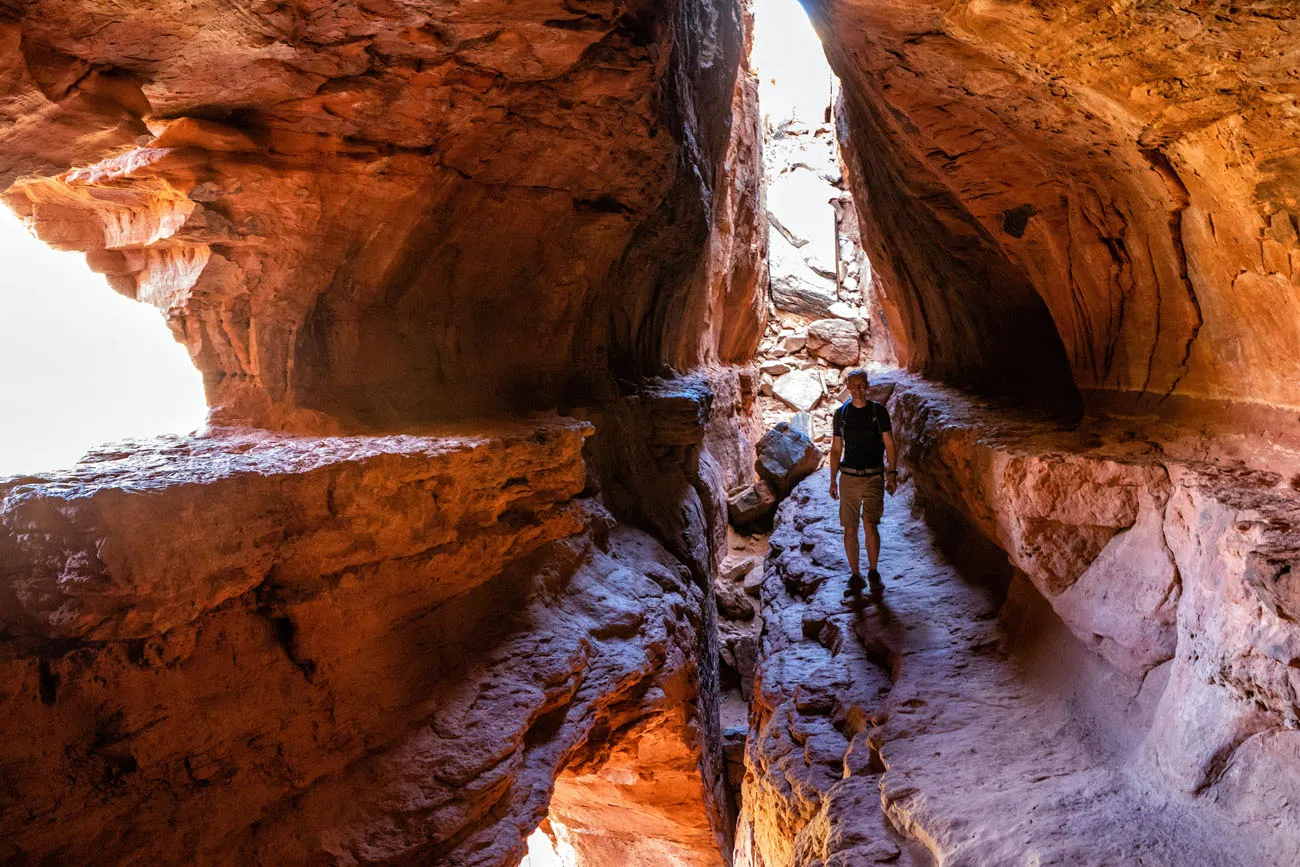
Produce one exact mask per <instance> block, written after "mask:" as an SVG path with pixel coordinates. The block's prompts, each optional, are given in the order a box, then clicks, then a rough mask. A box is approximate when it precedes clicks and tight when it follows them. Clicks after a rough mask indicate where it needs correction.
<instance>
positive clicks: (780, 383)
mask: <svg viewBox="0 0 1300 867" xmlns="http://www.w3.org/2000/svg"><path fill="white" fill-rule="evenodd" d="M772 393H773V394H774V395H776V396H777V397H778V398H779V399H780V400H781V402H782V403H784V404H786V405H788V406H789V407H790V408H791V409H794V410H796V411H797V412H811V411H812V408H813V407H815V406H816V405H817V404H818V402H819V401H821V399H822V393H823V392H822V384H821V382H820V381H819V380H818V379H817V375H816V374H815V373H813V372H812V371H811V370H792V371H790V372H789V373H787V374H786V375H785V376H782V377H780V378H778V379H777V380H776V381H775V382H773V383H772Z"/></svg>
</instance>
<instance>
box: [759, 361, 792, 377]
mask: <svg viewBox="0 0 1300 867" xmlns="http://www.w3.org/2000/svg"><path fill="white" fill-rule="evenodd" d="M758 369H759V370H761V371H763V373H765V374H767V375H769V376H784V375H785V374H787V373H789V372H790V365H789V364H788V363H786V362H784V361H778V360H776V359H771V360H768V361H764V362H763V363H762V364H761V365H759V368H758Z"/></svg>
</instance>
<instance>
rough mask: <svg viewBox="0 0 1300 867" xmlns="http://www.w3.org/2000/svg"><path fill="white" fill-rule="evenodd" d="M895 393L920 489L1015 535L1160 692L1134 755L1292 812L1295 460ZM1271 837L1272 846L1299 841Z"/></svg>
mask: <svg viewBox="0 0 1300 867" xmlns="http://www.w3.org/2000/svg"><path fill="white" fill-rule="evenodd" d="M891 406H892V411H893V416H894V420H895V426H896V429H897V430H898V431H899V438H900V442H901V445H902V453H903V458H904V461H905V463H906V465H907V467H908V468H909V471H910V474H911V477H912V479H913V480H914V482H915V485H916V489H917V497H918V501H919V502H921V503H922V504H925V503H930V504H932V505H934V506H938V507H940V513H939V514H940V515H941V516H942V515H950V516H951V515H956V516H959V518H958V519H957V520H958V523H962V524H965V525H966V526H967V527H969V528H970V529H971V530H973V531H974V533H975V534H976V535H978V536H981V537H984V538H986V539H988V540H991V541H993V542H994V543H995V544H996V545H998V547H1000V548H1001V549H1002V550H1003V551H1005V552H1006V554H1007V557H1008V559H1009V560H1010V562H1011V564H1012V565H1013V566H1014V567H1015V568H1016V569H1017V570H1018V572H1019V574H1021V575H1023V576H1025V577H1026V578H1027V580H1028V582H1030V583H1032V585H1033V587H1034V588H1035V589H1036V591H1037V592H1038V593H1039V594H1041V595H1042V597H1043V598H1044V599H1046V600H1047V602H1048V603H1049V604H1050V605H1051V607H1052V609H1053V610H1054V611H1055V614H1056V615H1057V616H1059V617H1060V619H1061V621H1063V623H1064V624H1065V626H1066V627H1068V629H1069V630H1070V631H1071V632H1072V633H1073V634H1074V636H1075V637H1076V638H1077V639H1078V640H1079V641H1081V642H1082V643H1083V644H1084V645H1085V646H1087V647H1088V648H1089V649H1090V650H1091V651H1092V652H1094V653H1095V654H1097V655H1099V656H1100V657H1102V658H1103V659H1105V660H1106V661H1107V662H1108V663H1110V665H1111V666H1113V669H1114V670H1117V671H1118V672H1120V673H1121V674H1122V675H1123V676H1126V677H1128V678H1131V679H1132V680H1131V683H1132V684H1133V694H1136V693H1137V689H1138V687H1139V685H1141V688H1142V689H1143V690H1144V691H1145V690H1148V689H1155V690H1157V691H1158V692H1157V693H1156V694H1158V695H1159V700H1158V702H1156V704H1155V706H1154V709H1153V711H1152V712H1151V714H1150V716H1149V718H1146V719H1144V720H1142V721H1141V725H1142V726H1143V728H1142V730H1141V731H1140V732H1139V733H1138V737H1139V738H1140V740H1141V742H1142V745H1141V748H1140V749H1139V750H1137V751H1136V756H1137V758H1138V762H1137V767H1136V770H1137V772H1138V773H1139V774H1142V775H1145V776H1147V777H1148V778H1149V779H1151V780H1153V781H1158V782H1157V784H1158V785H1164V786H1168V787H1170V788H1172V789H1174V790H1177V791H1179V792H1181V793H1183V794H1184V795H1185V796H1189V797H1192V798H1194V799H1195V800H1196V801H1198V802H1204V803H1207V804H1214V805H1216V806H1217V807H1218V808H1219V809H1221V810H1222V811H1224V812H1225V813H1226V814H1227V815H1228V816H1230V817H1231V818H1232V820H1233V821H1234V822H1238V823H1240V822H1249V821H1262V822H1264V823H1266V824H1268V825H1270V826H1272V827H1275V828H1279V829H1288V828H1290V829H1293V828H1294V827H1295V822H1296V818H1297V817H1296V815H1295V808H1294V806H1293V805H1294V803H1295V802H1294V801H1293V800H1292V799H1291V798H1290V795H1289V794H1288V795H1283V796H1280V797H1279V796H1277V793H1278V792H1286V793H1289V792H1293V791H1295V790H1296V786H1297V780H1300V776H1298V775H1297V766H1296V764H1295V761H1294V756H1295V745H1296V744H1297V743H1298V742H1300V741H1298V740H1297V739H1298V738H1300V734H1298V733H1297V731H1296V727H1297V720H1300V700H1298V699H1297V686H1296V681H1295V668H1294V666H1293V661H1294V660H1295V659H1296V658H1298V657H1300V654H1297V653H1295V652H1294V649H1295V647H1296V642H1297V641H1300V628H1298V627H1297V626H1296V621H1295V618H1294V617H1293V615H1292V614H1291V613H1290V611H1291V609H1292V607H1293V606H1294V604H1295V600H1294V598H1293V597H1294V587H1293V586H1292V581H1291V579H1290V576H1291V575H1292V574H1294V573H1295V572H1296V570H1297V569H1300V536H1298V535H1297V532H1296V528H1297V527H1298V526H1300V521H1298V520H1297V515H1298V514H1300V497H1298V496H1297V493H1296V488H1295V483H1294V478H1295V477H1296V470H1297V468H1298V467H1297V464H1298V463H1300V460H1298V459H1296V458H1295V457H1294V456H1293V455H1291V456H1288V453H1285V452H1281V451H1279V450H1277V449H1276V448H1274V447H1273V446H1272V445H1271V444H1267V443H1260V442H1258V441H1251V440H1238V441H1235V442H1234V441H1224V440H1222V439H1214V438H1207V437H1206V436H1205V435H1204V434H1197V433H1189V432H1188V431H1185V430H1180V429H1178V428H1173V427H1170V428H1167V429H1163V430H1151V429H1148V430H1144V431H1142V432H1140V433H1139V432H1138V431H1137V430H1135V429H1134V428H1133V427H1132V426H1131V425H1130V424H1128V423H1126V422H1124V421H1122V420H1121V421H1118V422H1096V423H1089V424H1086V425H1084V426H1083V427H1081V428H1077V429H1066V428H1061V427H1057V426H1055V425H1053V424H1050V423H1047V422H1042V421H1035V420H1033V419H1032V418H1028V417H1025V416H1019V415H1013V414H1009V413H1006V412H1002V411H998V410H995V409H993V408H992V407H990V406H988V405H986V404H983V403H981V402H979V401H975V400H972V399H969V398H965V397H961V396H958V395H957V394H955V393H953V392H951V391H949V390H945V389H939V388H936V387H934V386H930V385H924V384H921V383H919V382H915V381H911V380H904V381H902V382H901V384H900V387H899V388H898V390H897V391H896V392H895V397H894V400H893V402H892V404H891ZM1261 467H1270V469H1262V468H1261ZM941 520H950V519H944V518H942V517H941ZM1110 676H1112V677H1113V676H1114V675H1113V674H1112V675H1110ZM1261 841H1263V838H1261ZM1263 842H1265V844H1266V845H1267V846H1271V847H1272V848H1271V849H1270V850H1269V851H1270V853H1271V855H1270V857H1275V858H1276V863H1286V861H1287V860H1288V859H1289V857H1290V855H1289V852H1290V851H1291V850H1293V847H1294V841H1290V842H1288V841H1287V840H1285V839H1270V840H1268V841H1263ZM1279 847H1280V848H1279Z"/></svg>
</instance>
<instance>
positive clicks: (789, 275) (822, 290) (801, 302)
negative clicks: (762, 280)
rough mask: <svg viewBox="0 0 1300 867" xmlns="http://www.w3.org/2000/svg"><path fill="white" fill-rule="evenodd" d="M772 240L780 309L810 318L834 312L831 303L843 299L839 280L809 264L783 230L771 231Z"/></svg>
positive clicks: (774, 295)
mask: <svg viewBox="0 0 1300 867" xmlns="http://www.w3.org/2000/svg"><path fill="white" fill-rule="evenodd" d="M769 242H770V247H769V260H768V268H769V271H768V273H769V275H770V277H769V283H770V291H771V294H772V304H773V305H775V307H776V309H777V310H781V311H783V312H786V313H797V314H799V315H800V316H806V317H808V318H812V317H823V316H829V315H831V313H830V309H831V305H832V304H834V303H835V302H836V301H838V300H839V294H838V293H837V292H836V289H835V281H834V280H832V279H829V278H827V277H825V276H824V275H822V274H819V273H818V272H817V271H815V270H813V269H812V268H811V267H809V264H808V262H807V260H806V259H805V257H804V255H803V251H802V250H800V249H799V248H797V247H796V246H795V245H794V244H792V243H791V242H790V241H789V240H788V239H787V238H786V237H785V236H784V235H783V234H782V233H781V232H780V231H779V230H778V231H774V232H771V233H770V234H769Z"/></svg>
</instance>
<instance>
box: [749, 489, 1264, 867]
mask: <svg viewBox="0 0 1300 867" xmlns="http://www.w3.org/2000/svg"><path fill="white" fill-rule="evenodd" d="M826 484H827V476H826V473H825V471H822V472H819V473H817V474H816V475H814V476H813V477H811V478H810V479H808V480H807V481H805V482H804V483H803V484H802V485H800V486H799V488H798V489H797V490H796V491H795V492H794V493H793V494H792V495H791V496H790V498H789V499H788V500H787V501H786V502H785V503H784V504H783V505H782V508H781V512H780V513H779V515H778V520H777V528H776V531H775V532H774V534H773V536H772V548H771V552H770V555H769V557H768V559H767V562H766V563H765V567H764V568H765V573H764V580H763V591H762V594H763V616H764V618H765V622H766V625H765V628H764V633H763V641H762V649H761V652H760V662H759V673H758V676H757V682H756V685H755V690H754V703H753V712H752V714H751V729H750V734H749V739H748V743H747V751H746V765H747V772H746V778H745V782H744V787H743V798H744V804H743V815H742V820H741V825H740V829H739V833H738V835H737V859H736V863H737V864H738V865H754V867H777V865H787V864H793V865H812V864H828V865H845V867H847V865H859V864H872V863H892V864H904V865H923V864H930V863H939V864H943V865H945V867H957V865H998V867H1001V865H1030V864H1032V865H1047V864H1061V865H1072V867H1079V865H1098V867H1100V865H1129V864H1134V865H1137V864H1143V865H1175V864H1177V865H1189V864H1197V865H1237V864H1271V863H1275V862H1276V859H1275V858H1273V857H1269V856H1267V855H1265V854H1263V853H1262V852H1261V851H1259V850H1258V849H1257V847H1256V845H1255V843H1254V842H1253V836H1252V834H1251V832H1249V831H1248V830H1247V829H1243V828H1239V827H1237V826H1234V825H1231V824H1230V823H1228V822H1227V821H1225V820H1224V819H1223V818H1222V817H1221V816H1219V815H1218V814H1215V813H1213V812H1211V810H1212V808H1210V807H1207V806H1205V805H1198V804H1196V803H1195V802H1193V801H1192V800H1191V799H1189V798H1186V797H1184V796H1179V795H1175V794H1172V793H1167V792H1166V791H1165V790H1163V789H1160V788H1158V787H1156V786H1154V785H1149V784H1147V783H1146V782H1145V779H1146V777H1145V774H1144V773H1143V769H1142V767H1141V762H1140V761H1139V760H1138V759H1137V758H1136V756H1138V755H1140V750H1139V746H1140V744H1139V743H1138V737H1139V735H1137V734H1136V733H1137V732H1140V731H1141V730H1142V727H1141V726H1140V725H1139V724H1137V723H1138V721H1140V720H1141V719H1143V718H1144V716H1145V715H1147V714H1149V711H1150V708H1151V706H1152V704H1153V702H1154V701H1155V699H1156V698H1157V697H1158V695H1159V692H1160V686H1161V684H1160V683H1158V681H1159V679H1160V678H1159V677H1158V673H1153V674H1152V675H1150V676H1148V677H1147V678H1146V682H1145V684H1144V683H1140V682H1137V681H1130V680H1127V679H1124V678H1122V677H1121V676H1119V675H1115V674H1113V672H1111V670H1110V669H1107V668H1105V667H1104V666H1103V665H1102V664H1101V663H1099V662H1096V661H1095V658H1094V657H1092V656H1091V654H1089V653H1088V652H1087V651H1086V650H1085V649H1084V648H1083V646H1082V645H1081V644H1080V643H1079V642H1077V641H1076V640H1075V639H1073V638H1072V637H1071V636H1069V634H1068V632H1067V631H1066V630H1065V629H1064V628H1063V627H1061V626H1060V624H1059V621H1057V620H1056V619H1055V618H1054V616H1053V615H1052V614H1051V612H1050V609H1047V607H1046V605H1045V603H1043V602H1042V601H1041V598H1040V597H1039V596H1038V595H1037V594H1036V593H1034V592H1033V591H1032V589H1030V588H1029V587H1028V585H1027V583H1025V584H1022V583H1020V582H1022V581H1023V579H1012V580H1010V582H1009V586H1008V579H1009V578H1010V574H1011V573H1010V570H1009V569H1007V568H1006V566H1005V561H1001V563H1002V565H999V560H998V559H997V558H996V557H995V556H992V555H991V554H990V552H988V551H984V552H971V551H965V552H961V551H957V550H955V549H954V548H953V546H952V545H949V546H947V549H948V550H950V551H953V553H954V556H955V557H957V558H958V559H961V560H962V561H963V562H976V563H982V564H984V565H983V567H982V568H977V569H975V570H971V569H970V568H969V567H968V568H967V570H966V574H963V572H962V571H961V570H959V569H958V568H957V567H956V566H954V565H953V562H952V561H951V560H949V559H948V558H947V557H946V556H945V555H944V554H943V553H941V551H940V545H939V540H938V539H936V537H935V535H934V533H933V532H932V530H931V529H930V526H928V525H927V524H926V523H925V522H924V521H922V520H921V519H920V518H918V517H916V516H915V515H913V514H912V494H911V491H910V489H906V488H905V489H904V490H902V491H900V493H899V495H898V496H896V497H894V498H893V499H892V500H891V501H890V502H888V504H887V509H886V517H885V521H884V524H883V526H882V531H883V536H884V555H883V557H882V566H883V568H882V573H883V574H884V576H885V584H886V588H885V591H884V593H883V597H882V598H881V599H880V600H879V601H878V602H875V601H871V600H856V601H855V600H849V601H848V602H846V601H845V600H844V598H843V593H844V590H845V586H846V580H845V579H846V576H847V564H846V562H845V559H844V554H843V549H842V546H841V542H840V529H839V525H838V521H837V519H836V505H835V503H834V502H833V501H832V500H831V499H830V497H829V496H828V495H827V493H826ZM940 523H942V522H940ZM972 555H973V556H972ZM979 572H983V573H984V574H975V573H979ZM1108 672H1111V673H1108ZM1192 853H1194V854H1192Z"/></svg>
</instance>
